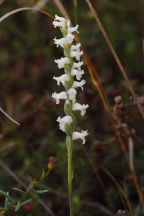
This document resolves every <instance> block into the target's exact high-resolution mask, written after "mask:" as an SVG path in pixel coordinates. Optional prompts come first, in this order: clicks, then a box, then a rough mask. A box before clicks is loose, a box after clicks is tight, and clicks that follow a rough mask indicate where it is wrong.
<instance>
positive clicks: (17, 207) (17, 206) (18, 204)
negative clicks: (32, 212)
mask: <svg viewBox="0 0 144 216" xmlns="http://www.w3.org/2000/svg"><path fill="white" fill-rule="evenodd" d="M20 207H21V202H20V201H19V200H18V202H17V205H16V206H15V211H18V210H19V209H20Z"/></svg>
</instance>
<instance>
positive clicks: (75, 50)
mask: <svg viewBox="0 0 144 216" xmlns="http://www.w3.org/2000/svg"><path fill="white" fill-rule="evenodd" d="M80 46H81V44H80V43H78V44H76V45H72V46H71V49H70V55H71V57H75V58H76V60H78V61H79V60H80V57H81V55H82V54H83V51H80Z"/></svg>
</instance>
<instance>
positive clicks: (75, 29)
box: [67, 25, 79, 33]
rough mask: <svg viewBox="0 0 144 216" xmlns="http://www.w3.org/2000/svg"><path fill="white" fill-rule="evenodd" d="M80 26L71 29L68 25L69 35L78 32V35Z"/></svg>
mask: <svg viewBox="0 0 144 216" xmlns="http://www.w3.org/2000/svg"><path fill="white" fill-rule="evenodd" d="M77 29H78V25H76V26H75V27H70V25H68V30H67V31H68V33H73V32H77V33H79V32H78V30H77Z"/></svg>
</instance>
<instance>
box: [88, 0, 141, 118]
mask: <svg viewBox="0 0 144 216" xmlns="http://www.w3.org/2000/svg"><path fill="white" fill-rule="evenodd" d="M85 1H86V2H87V4H88V6H89V8H90V10H91V12H92V14H93V16H94V18H95V20H96V22H97V24H98V27H99V29H100V31H101V32H102V34H103V37H104V39H105V40H106V42H107V45H108V47H109V49H110V51H111V53H112V55H113V57H114V59H115V61H116V63H117V65H118V67H119V69H120V71H121V73H122V75H123V77H124V79H125V80H126V82H127V85H128V88H129V90H130V92H131V94H132V96H133V98H134V101H135V103H136V104H137V106H138V109H139V112H140V113H141V115H142V117H143V118H144V112H143V110H142V108H141V106H140V104H139V102H138V101H137V97H136V94H135V92H134V90H133V88H132V85H131V83H130V81H129V79H128V76H127V74H126V72H125V69H124V67H123V65H122V63H121V61H120V59H119V57H118V55H117V53H116V51H115V49H114V47H113V45H112V43H111V41H110V39H109V37H108V35H107V33H106V31H105V29H104V27H103V24H102V23H101V21H100V19H99V17H98V14H97V12H96V10H95V9H94V7H93V6H92V4H91V2H90V1H89V0H85Z"/></svg>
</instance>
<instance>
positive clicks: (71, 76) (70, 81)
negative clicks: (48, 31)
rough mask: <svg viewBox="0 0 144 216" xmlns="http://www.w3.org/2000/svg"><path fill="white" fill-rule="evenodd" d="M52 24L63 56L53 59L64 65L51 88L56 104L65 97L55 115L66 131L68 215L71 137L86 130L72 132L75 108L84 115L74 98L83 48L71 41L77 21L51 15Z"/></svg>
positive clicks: (79, 82) (82, 136)
mask: <svg viewBox="0 0 144 216" xmlns="http://www.w3.org/2000/svg"><path fill="white" fill-rule="evenodd" d="M53 25H54V27H55V28H56V27H59V28H60V30H61V32H62V34H63V37H62V38H60V39H57V38H55V39H54V43H55V44H56V46H57V47H59V46H60V47H62V48H63V51H64V57H62V58H60V59H56V60H55V62H56V63H57V65H58V68H59V69H64V74H62V75H61V76H59V77H55V76H54V77H53V79H55V80H56V81H57V84H58V85H60V84H62V85H63V86H64V88H65V90H64V91H62V92H60V93H56V92H54V93H53V94H52V97H53V98H54V99H55V100H56V104H59V102H60V100H65V103H64V112H65V116H64V117H58V118H57V122H59V127H60V130H62V131H63V132H65V133H66V144H67V150H68V193H69V205H70V216H73V201H72V178H73V173H72V146H73V141H74V140H76V139H81V140H82V143H83V144H84V143H85V141H86V140H85V137H86V136H87V135H88V132H87V131H81V132H76V131H74V130H75V127H76V117H75V111H77V110H78V111H80V114H81V115H82V116H84V115H85V113H86V109H87V108H88V104H82V105H81V104H79V103H78V102H77V100H76V95H77V89H78V88H79V87H80V88H81V89H82V90H83V85H84V84H85V82H86V81H85V80H83V79H82V80H81V78H82V75H83V74H84V70H82V69H81V67H82V65H83V61H81V60H80V58H81V56H82V54H83V51H81V50H80V47H81V44H80V43H77V44H74V35H73V33H74V32H77V33H78V25H76V26H75V27H71V26H70V21H69V20H67V19H64V18H63V17H59V16H57V15H55V20H54V21H53Z"/></svg>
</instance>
